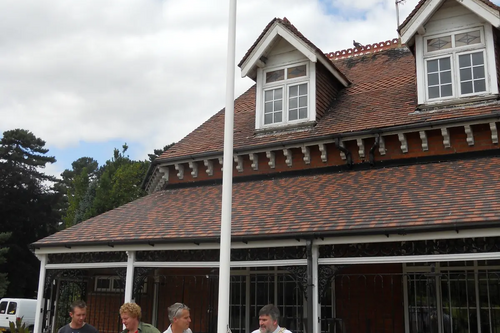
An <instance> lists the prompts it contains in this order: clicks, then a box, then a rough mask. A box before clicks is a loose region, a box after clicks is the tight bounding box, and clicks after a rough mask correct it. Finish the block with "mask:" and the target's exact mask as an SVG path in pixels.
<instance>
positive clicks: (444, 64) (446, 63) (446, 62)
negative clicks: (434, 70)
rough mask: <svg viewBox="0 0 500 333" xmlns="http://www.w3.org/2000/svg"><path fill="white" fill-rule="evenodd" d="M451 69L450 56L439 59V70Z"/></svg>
mask: <svg viewBox="0 0 500 333" xmlns="http://www.w3.org/2000/svg"><path fill="white" fill-rule="evenodd" d="M448 69H451V61H450V58H443V59H439V70H441V71H445V70H448Z"/></svg>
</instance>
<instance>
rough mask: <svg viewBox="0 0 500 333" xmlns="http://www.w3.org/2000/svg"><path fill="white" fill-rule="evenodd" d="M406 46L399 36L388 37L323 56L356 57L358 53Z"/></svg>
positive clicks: (333, 57)
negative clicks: (380, 40)
mask: <svg viewBox="0 0 500 333" xmlns="http://www.w3.org/2000/svg"><path fill="white" fill-rule="evenodd" d="M403 46H404V47H406V45H405V44H401V42H400V40H399V38H393V39H389V40H386V41H383V42H378V43H373V44H368V45H363V46H361V47H351V48H348V49H343V50H340V51H334V52H329V53H325V56H326V57H327V58H328V59H330V60H339V59H345V58H351V57H356V56H360V55H365V54H369V53H375V52H380V51H384V50H388V49H393V48H396V47H403Z"/></svg>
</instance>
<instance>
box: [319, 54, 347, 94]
mask: <svg viewBox="0 0 500 333" xmlns="http://www.w3.org/2000/svg"><path fill="white" fill-rule="evenodd" d="M318 59H319V62H320V63H322V64H323V65H324V66H325V67H326V69H328V71H329V72H330V73H332V74H333V76H335V78H336V79H337V80H339V82H340V83H342V85H344V87H347V86H349V82H347V81H346V79H345V78H344V77H342V75H340V73H339V71H338V70H336V69H335V68H334V67H333V65H332V63H331V62H330V61H328V60H326V59H324V58H323V57H318Z"/></svg>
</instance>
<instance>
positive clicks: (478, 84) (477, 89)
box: [474, 79, 486, 92]
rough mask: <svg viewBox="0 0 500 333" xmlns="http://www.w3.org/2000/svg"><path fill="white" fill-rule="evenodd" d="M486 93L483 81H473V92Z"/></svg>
mask: <svg viewBox="0 0 500 333" xmlns="http://www.w3.org/2000/svg"><path fill="white" fill-rule="evenodd" d="M480 91H486V82H485V80H484V79H483V80H477V81H474V92H480Z"/></svg>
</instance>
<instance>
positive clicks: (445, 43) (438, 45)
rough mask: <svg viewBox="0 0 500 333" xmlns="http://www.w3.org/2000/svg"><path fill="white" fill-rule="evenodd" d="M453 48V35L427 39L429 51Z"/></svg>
mask: <svg viewBox="0 0 500 333" xmlns="http://www.w3.org/2000/svg"><path fill="white" fill-rule="evenodd" d="M449 48H451V36H443V37H438V38H430V39H428V40H427V52H432V51H437V50H443V49H449Z"/></svg>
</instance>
